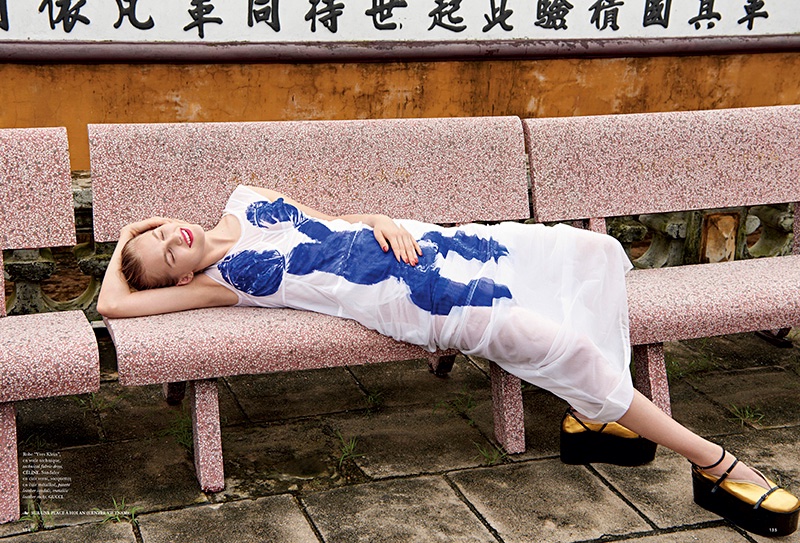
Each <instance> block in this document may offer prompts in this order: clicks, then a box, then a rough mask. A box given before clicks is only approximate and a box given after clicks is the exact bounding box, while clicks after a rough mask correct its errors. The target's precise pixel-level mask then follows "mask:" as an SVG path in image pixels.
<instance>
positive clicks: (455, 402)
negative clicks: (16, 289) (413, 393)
mask: <svg viewBox="0 0 800 543" xmlns="http://www.w3.org/2000/svg"><path fill="white" fill-rule="evenodd" d="M477 405H478V404H477V402H476V401H475V398H473V397H472V393H470V392H469V391H468V390H467V389H466V388H465V389H462V390H461V392H458V393H457V394H456V395H455V397H454V398H452V399H450V400H442V401H440V402H437V403H436V405H435V406H434V408H433V410H434V412H435V411H436V410H437V409H442V408H445V409H448V410H450V411H451V412H452V413H455V414H456V415H459V416H462V417H464V418H465V419H467V421H468V422H469V425H470V426H474V425H475V421H474V420H472V411H474V410H475V407H477Z"/></svg>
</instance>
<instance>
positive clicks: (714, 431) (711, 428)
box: [669, 379, 743, 437]
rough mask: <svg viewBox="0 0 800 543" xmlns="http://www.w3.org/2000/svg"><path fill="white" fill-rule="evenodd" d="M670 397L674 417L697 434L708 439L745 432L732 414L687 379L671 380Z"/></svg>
mask: <svg viewBox="0 0 800 543" xmlns="http://www.w3.org/2000/svg"><path fill="white" fill-rule="evenodd" d="M669 395H670V398H671V400H672V417H673V418H674V419H675V420H677V421H678V422H680V423H681V424H683V425H684V426H686V427H687V428H689V429H690V430H692V431H693V432H695V433H697V434H700V435H702V436H706V437H708V436H716V435H726V434H735V433H739V432H741V431H742V430H743V428H742V426H741V425H740V424H738V423H736V422H735V421H733V420H731V419H730V418H729V416H730V413H729V412H728V411H727V410H726V409H725V408H723V407H722V406H720V405H718V404H715V403H714V402H712V401H711V400H709V399H708V397H707V396H705V395H703V394H700V393H699V392H697V391H696V390H695V389H694V388H692V386H691V385H690V384H689V383H688V382H687V381H686V380H685V379H671V380H670V385H669Z"/></svg>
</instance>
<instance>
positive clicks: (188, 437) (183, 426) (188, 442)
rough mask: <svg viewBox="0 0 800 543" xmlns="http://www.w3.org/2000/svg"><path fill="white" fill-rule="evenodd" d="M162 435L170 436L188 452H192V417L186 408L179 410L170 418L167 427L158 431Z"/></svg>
mask: <svg viewBox="0 0 800 543" xmlns="http://www.w3.org/2000/svg"><path fill="white" fill-rule="evenodd" d="M159 435H162V436H172V437H173V438H174V439H175V442H176V443H177V444H178V445H180V446H181V447H183V448H184V449H186V450H187V451H189V454H194V430H193V425H192V417H191V416H190V415H189V413H187V412H186V410H183V411H180V412H179V413H178V414H177V415H175V417H174V418H173V419H172V422H171V423H170V425H169V428H167V429H166V430H163V431H162V432H159Z"/></svg>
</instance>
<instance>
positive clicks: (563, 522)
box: [448, 460, 652, 543]
mask: <svg viewBox="0 0 800 543" xmlns="http://www.w3.org/2000/svg"><path fill="white" fill-rule="evenodd" d="M448 477H450V478H451V479H452V480H453V482H454V483H455V484H456V485H457V487H458V488H459V490H461V492H463V494H464V496H466V498H467V500H468V501H469V503H471V504H472V506H473V507H474V508H475V509H476V510H477V511H478V513H479V514H480V515H481V516H482V517H483V518H485V519H486V521H487V522H488V523H489V525H490V526H492V528H493V529H494V530H496V531H497V533H498V534H499V536H500V538H501V539H502V541H504V542H505V543H530V542H531V541H547V542H548V543H559V542H567V541H584V540H592V539H597V538H599V537H601V536H603V535H612V534H613V535H618V534H628V533H635V532H641V531H646V530H650V529H651V528H652V527H651V526H650V525H649V524H648V523H647V522H645V521H644V520H643V519H642V518H641V517H640V516H639V515H638V514H637V513H636V511H634V510H633V509H632V508H631V507H630V506H629V505H628V504H626V503H625V502H624V501H623V500H622V499H620V498H619V497H618V496H617V495H616V494H614V492H612V491H611V490H610V489H609V488H608V487H606V486H605V485H603V484H602V483H601V482H600V480H599V479H598V478H597V477H595V476H594V475H593V474H591V473H590V472H589V470H587V469H586V468H585V467H583V466H568V465H564V464H562V463H561V462H560V461H559V460H541V461H534V462H525V463H517V464H513V465H505V466H499V467H494V468H481V469H474V470H465V471H460V472H457V473H451V474H449V475H448Z"/></svg>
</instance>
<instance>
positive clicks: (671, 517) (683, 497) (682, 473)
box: [593, 447, 720, 528]
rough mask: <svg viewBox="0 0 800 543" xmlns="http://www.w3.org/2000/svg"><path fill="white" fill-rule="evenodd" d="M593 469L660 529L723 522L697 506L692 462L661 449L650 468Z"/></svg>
mask: <svg viewBox="0 0 800 543" xmlns="http://www.w3.org/2000/svg"><path fill="white" fill-rule="evenodd" d="M593 467H594V469H596V470H597V471H598V472H599V473H600V474H601V475H602V476H603V477H605V478H606V479H607V480H608V481H609V482H610V483H611V484H612V485H613V486H614V488H616V489H617V490H619V491H620V493H621V494H622V495H623V496H625V497H626V498H627V499H628V500H629V501H630V502H631V503H633V504H635V506H636V507H637V508H638V509H639V510H640V511H641V512H642V513H644V515H645V516H646V517H647V518H648V519H650V520H651V521H652V522H653V523H655V524H656V526H658V527H659V528H670V527H674V526H681V525H683V524H696V523H698V522H705V521H710V520H719V519H720V517H718V516H717V515H714V514H713V513H709V512H708V511H706V510H705V509H703V508H702V507H699V506H698V505H695V503H694V499H693V496H692V479H691V472H690V469H691V468H690V465H689V462H687V461H686V459H684V458H683V457H682V456H680V455H678V454H676V453H673V452H672V451H670V450H668V449H665V448H663V447H659V449H658V454H656V459H655V460H654V461H653V462H652V463H650V464H648V465H646V466H639V467H623V466H612V465H609V464H593Z"/></svg>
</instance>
